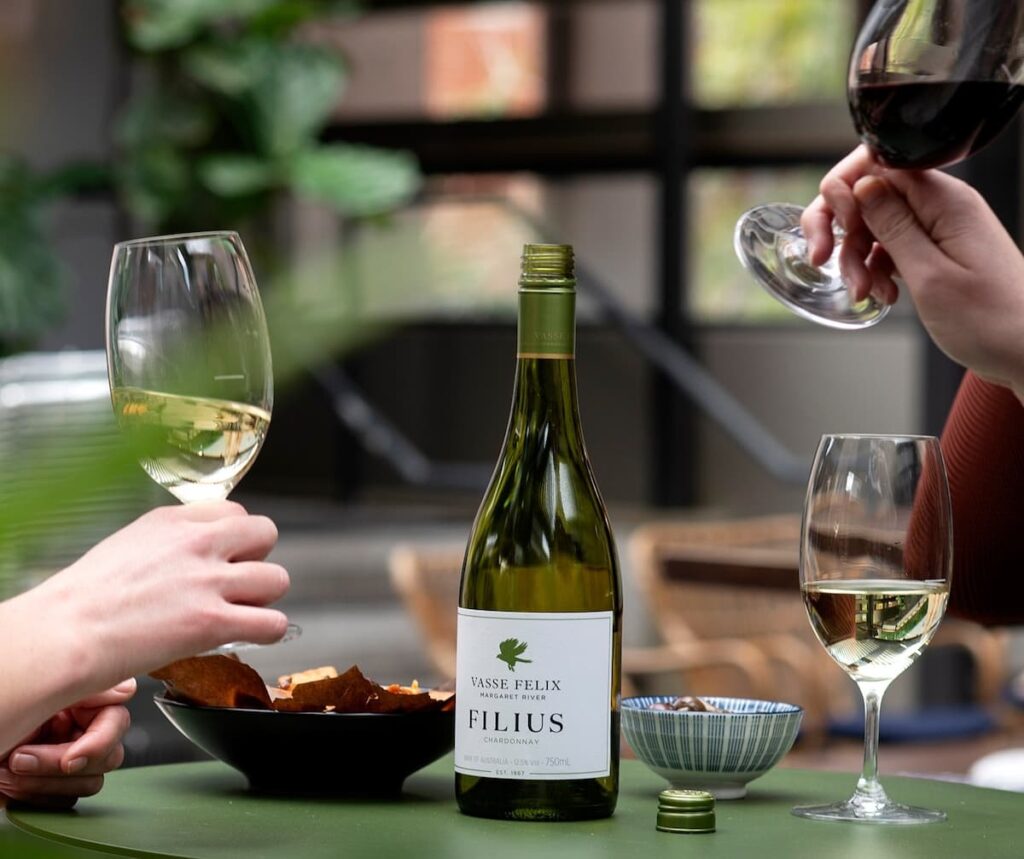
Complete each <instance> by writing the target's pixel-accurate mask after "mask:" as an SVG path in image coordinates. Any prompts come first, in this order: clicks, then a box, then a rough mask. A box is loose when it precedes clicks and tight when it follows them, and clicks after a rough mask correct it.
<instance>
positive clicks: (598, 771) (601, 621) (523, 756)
mask: <svg viewBox="0 0 1024 859" xmlns="http://www.w3.org/2000/svg"><path fill="white" fill-rule="evenodd" d="M613 623H614V621H613V617H612V612H610V611H598V612H557V613H555V612H550V613H549V612H498V611H478V610H476V609H465V608H460V609H459V620H458V651H457V656H456V683H457V687H456V695H455V770H456V772H460V773H463V774H465V775H477V776H484V777H487V778H505V779H522V780H534V779H546V780H567V779H581V778H601V777H603V776H607V775H609V774H610V772H611V706H612V648H613V644H612V640H613V639H612V628H613Z"/></svg>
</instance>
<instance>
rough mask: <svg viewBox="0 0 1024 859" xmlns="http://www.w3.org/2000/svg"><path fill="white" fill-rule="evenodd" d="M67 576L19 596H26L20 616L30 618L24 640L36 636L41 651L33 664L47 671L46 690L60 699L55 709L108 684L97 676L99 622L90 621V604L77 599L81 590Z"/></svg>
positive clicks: (36, 646) (34, 641) (100, 647)
mask: <svg viewBox="0 0 1024 859" xmlns="http://www.w3.org/2000/svg"><path fill="white" fill-rule="evenodd" d="M66 578H67V577H66V576H63V575H60V574H57V575H55V576H54V577H52V578H51V579H49V580H47V581H46V582H43V584H41V585H39V586H38V587H36V588H33V589H32V590H30V591H27V592H26V593H24V594H22V595H21V596H20V597H18V599H19V600H21V601H23V604H22V605H21V606H19V612H18V613H19V616H21V617H22V618H24V619H25V620H26V621H27V622H28V624H29V626H28V628H26V629H25V630H24V631H23V633H24V635H25V638H24V640H25V641H28V642H32V644H33V650H34V651H35V652H36V653H37V654H38V658H37V663H38V665H37V667H36V669H35V670H39V669H44V670H45V671H46V673H47V680H46V688H45V689H44V690H43V691H44V692H45V693H46V694H47V695H48V696H50V698H51V700H54V701H56V704H57V706H56V707H55V708H54V709H60V708H62V707H65V706H67V705H68V704H69V703H73V702H75V701H78V700H79V699H81V698H84V697H86V696H87V695H91V694H92V693H94V692H96V691H99V690H100V689H101V688H106V686H104V685H103V683H104V678H102V677H99V676H98V675H99V673H101V672H99V671H98V669H99V667H100V666H99V665H98V654H99V653H101V652H103V643H102V642H100V641H99V640H98V637H97V634H98V630H99V629H100V628H101V627H100V626H99V625H98V624H96V623H93V622H92V621H91V619H90V617H89V614H88V608H87V607H86V606H83V605H82V604H81V600H80V599H76V596H80V594H79V593H76V591H75V590H74V589H72V588H69V587H67V582H66V581H65V580H66ZM30 661H31V660H30ZM108 685H109V684H108Z"/></svg>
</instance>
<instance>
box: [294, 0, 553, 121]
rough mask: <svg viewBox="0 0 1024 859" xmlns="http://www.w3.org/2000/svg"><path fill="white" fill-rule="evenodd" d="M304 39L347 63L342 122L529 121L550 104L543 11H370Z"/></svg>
mask: <svg viewBox="0 0 1024 859" xmlns="http://www.w3.org/2000/svg"><path fill="white" fill-rule="evenodd" d="M310 37H311V38H315V39H317V40H318V41H323V42H327V43H328V44H331V45H334V46H336V47H337V49H338V50H339V51H340V52H341V53H342V55H343V56H344V57H345V59H346V60H347V65H348V67H349V72H350V76H349V79H348V81H347V84H346V87H345V92H344V93H343V95H342V98H341V100H340V102H339V105H338V109H337V115H338V116H339V117H342V118H345V119H360V120H363V119H366V120H373V119H385V118H394V117H403V118H407V117H412V118H414V117H422V116H431V117H434V118H440V119H448V118H454V117H460V118H469V117H477V118H491V117H502V116H533V115H536V114H537V113H539V112H541V111H542V110H543V109H544V106H545V104H546V101H547V82H546V80H545V59H546V55H547V12H546V10H545V9H543V8H542V4H538V3H525V2H520V3H479V4H474V5H472V6H439V7H437V8H431V9H424V10H400V11H391V12H375V13H374V14H372V15H364V16H359V17H355V18H352V19H342V20H339V21H337V22H332V23H328V24H319V25H317V27H315V28H311V29H310Z"/></svg>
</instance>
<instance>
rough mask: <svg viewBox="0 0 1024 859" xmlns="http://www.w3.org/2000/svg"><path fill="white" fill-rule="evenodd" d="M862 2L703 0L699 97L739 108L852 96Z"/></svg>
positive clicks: (697, 23) (698, 6) (697, 14)
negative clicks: (849, 86) (851, 65)
mask: <svg viewBox="0 0 1024 859" xmlns="http://www.w3.org/2000/svg"><path fill="white" fill-rule="evenodd" d="M856 7H857V4H856V3H855V2H854V0H696V2H695V3H694V27H695V33H694V40H693V45H694V54H695V55H694V69H693V95H694V99H695V101H696V102H697V103H698V104H700V105H701V106H702V107H735V106H741V105H743V106H757V105H766V104H779V103H785V102H793V101H813V100H826V101H837V100H841V99H843V98H845V93H846V69H847V63H848V62H849V47H852V44H853V38H854V22H855V15H856V11H857V9H856ZM837 45H842V46H846V47H843V48H840V49H839V50H837V47H836V46H837Z"/></svg>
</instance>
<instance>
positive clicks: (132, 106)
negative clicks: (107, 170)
mask: <svg viewBox="0 0 1024 859" xmlns="http://www.w3.org/2000/svg"><path fill="white" fill-rule="evenodd" d="M214 124H215V117H214V116H213V114H212V112H211V110H210V109H209V108H208V107H207V106H206V105H204V104H203V103H202V102H201V101H200V100H199V99H196V98H194V97H193V98H189V97H186V96H184V95H182V94H180V93H175V92H170V91H168V89H167V88H165V87H161V88H158V89H155V90H153V91H151V92H147V93H145V94H142V95H137V96H134V97H133V98H132V99H131V100H130V101H129V102H128V103H127V104H126V105H125V106H124V107H123V108H122V109H121V113H120V115H119V116H118V119H117V125H116V128H115V137H116V140H117V142H118V144H120V145H121V146H123V147H126V148H135V147H149V146H168V145H170V146H176V147H188V146H199V145H201V144H203V143H205V142H206V140H207V139H208V138H209V136H210V134H211V133H212V130H213V127H214Z"/></svg>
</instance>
